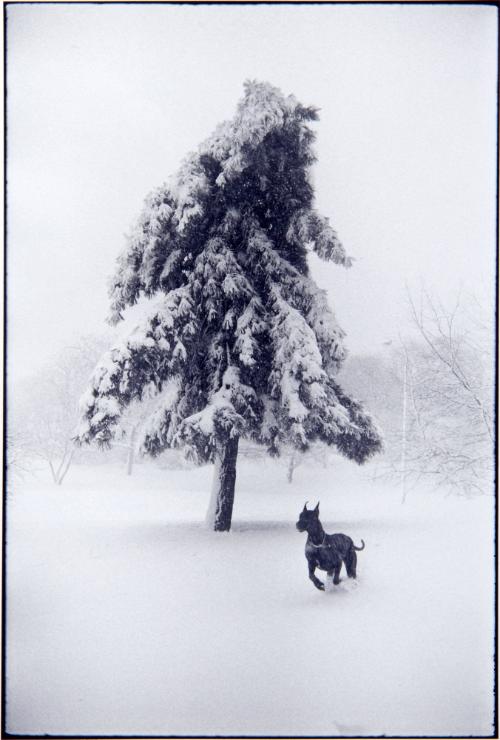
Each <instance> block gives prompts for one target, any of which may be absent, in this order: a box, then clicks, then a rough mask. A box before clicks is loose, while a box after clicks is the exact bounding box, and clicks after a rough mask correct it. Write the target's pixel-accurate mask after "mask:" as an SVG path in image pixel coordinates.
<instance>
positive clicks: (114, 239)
mask: <svg viewBox="0 0 500 740" xmlns="http://www.w3.org/2000/svg"><path fill="white" fill-rule="evenodd" d="M495 14H496V11H495V9H494V8H493V7H488V6H472V5H455V6H433V5H430V6H404V5H394V6H380V5H379V6H366V5H359V6H342V5H340V6H330V5H322V6H309V7H305V6H294V5H286V6H265V5H262V6H248V7H245V6H211V7H210V6H209V7H207V6H161V5H145V6H140V5H128V6H124V5H108V6H92V5H85V6H78V5H17V6H16V5H11V6H9V7H8V9H7V19H8V26H7V31H8V40H7V52H8V64H7V104H8V108H7V125H8V132H7V133H8V138H7V155H8V161H7V177H8V192H7V195H8V211H7V225H8V242H7V280H8V282H7V288H8V370H9V373H10V379H11V380H13V379H18V378H21V377H23V376H28V375H30V374H31V373H33V372H34V371H36V370H37V369H38V368H39V367H42V366H43V365H44V363H46V362H47V361H48V360H50V358H51V357H52V356H54V354H55V353H57V352H58V351H60V350H61V349H62V348H63V347H65V346H67V345H68V344H71V342H72V341H73V340H74V338H75V337H78V336H80V335H82V334H89V333H96V334H98V333H100V332H102V331H105V330H106V325H105V323H104V319H105V317H106V316H107V311H108V300H107V278H108V277H109V276H110V274H111V273H112V272H113V271H114V262H115V259H116V257H117V255H118V253H119V252H120V251H121V249H122V248H123V247H124V244H125V236H124V235H125V234H126V233H127V232H128V231H129V230H130V227H131V225H132V224H133V222H134V221H135V219H136V217H137V215H138V213H139V211H140V209H141V205H142V202H143V199H144V197H145V196H146V194H147V193H148V192H149V191H150V190H151V189H153V188H154V187H156V186H157V185H159V184H161V183H162V182H164V181H165V180H166V179H167V178H168V177H169V176H170V175H171V174H172V173H173V172H174V171H175V170H176V169H177V168H178V166H179V164H180V161H181V159H182V158H183V157H184V155H185V154H186V153H187V152H188V151H191V150H193V149H195V148H196V147H197V145H198V144H199V143H200V142H201V141H202V140H204V139H205V138H206V137H207V136H208V135H209V134H210V133H211V132H212V130H213V129H214V127H215V126H216V124H217V123H218V122H220V121H221V120H224V119H227V118H230V117H231V116H232V115H233V112H234V109H235V106H236V103H237V101H238V99H239V98H240V97H241V95H242V84H243V81H244V80H245V79H246V78H256V79H260V80H267V81H269V82H270V83H271V84H273V85H276V86H278V87H279V88H281V89H282V91H283V92H284V93H285V94H289V93H293V94H294V95H295V96H296V97H297V98H298V99H299V100H300V101H301V102H303V103H304V104H313V105H317V106H319V107H320V109H321V112H320V121H319V122H318V123H317V124H315V129H316V131H317V143H316V151H317V155H318V162H317V164H316V165H315V167H314V170H313V176H314V182H315V188H316V199H317V206H318V209H319V211H320V212H321V213H323V214H324V215H327V216H329V217H330V219H331V223H332V225H333V227H334V228H335V229H336V230H337V232H338V234H339V237H340V239H341V241H342V242H343V244H344V246H345V247H346V250H347V252H348V254H350V255H351V256H352V257H354V258H355V260H356V261H355V263H354V265H353V267H352V268H351V269H350V270H344V269H343V268H339V267H337V266H335V265H331V264H325V263H320V261H319V260H318V259H317V258H315V257H314V255H313V256H312V257H311V268H312V275H313V277H314V278H315V279H316V281H317V282H318V284H319V285H321V286H322V287H324V288H327V289H328V291H329V295H330V298H331V305H332V306H333V308H334V310H335V312H336V314H337V318H338V320H339V323H340V325H341V326H342V327H343V328H344V330H345V331H346V332H347V340H346V346H347V348H348V350H350V351H351V353H359V352H377V351H379V349H380V348H381V346H382V343H383V342H386V341H391V340H393V339H394V338H395V337H397V335H398V333H400V332H403V333H404V332H405V331H407V329H408V312H407V305H406V304H407V300H406V290H407V288H406V285H407V286H408V288H409V289H410V290H412V291H417V292H418V290H419V289H420V287H419V286H420V285H421V284H425V286H426V287H427V288H428V289H430V290H431V291H432V292H433V294H435V295H438V296H439V298H440V300H443V301H444V302H445V303H446V302H447V301H450V300H451V301H453V300H454V297H455V296H456V292H457V290H458V289H459V287H461V288H462V289H463V290H465V291H466V292H468V293H471V294H473V295H475V296H476V297H479V298H480V299H481V302H482V303H483V305H485V306H486V309H487V310H488V311H491V315H493V310H494V271H495V214H496V202H495V145H496V144H495V136H496V120H495V118H496V100H495V89H496V24H495Z"/></svg>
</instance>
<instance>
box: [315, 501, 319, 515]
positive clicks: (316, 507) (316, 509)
mask: <svg viewBox="0 0 500 740" xmlns="http://www.w3.org/2000/svg"><path fill="white" fill-rule="evenodd" d="M314 511H315V512H316V514H319V501H318V503H317V504H316V506H315V507H314Z"/></svg>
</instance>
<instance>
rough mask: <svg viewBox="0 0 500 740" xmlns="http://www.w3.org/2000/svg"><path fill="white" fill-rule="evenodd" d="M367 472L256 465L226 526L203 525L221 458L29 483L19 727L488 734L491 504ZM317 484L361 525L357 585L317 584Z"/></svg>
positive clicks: (14, 668) (10, 586)
mask: <svg viewBox="0 0 500 740" xmlns="http://www.w3.org/2000/svg"><path fill="white" fill-rule="evenodd" d="M369 472H370V468H369V467H365V468H358V467H357V466H356V465H354V464H352V463H346V462H343V461H341V460H339V461H338V463H335V464H334V465H333V466H332V467H329V468H326V469H323V468H318V469H316V468H311V467H310V466H303V467H300V468H298V469H297V470H296V471H295V479H294V482H293V483H292V484H291V485H288V484H287V483H286V473H285V468H284V467H283V466H282V465H279V464H278V463H276V462H273V461H268V462H262V461H259V462H250V461H246V462H245V461H240V462H239V467H238V479H237V495H236V502H235V510H234V519H233V522H234V525H233V530H232V531H231V532H230V533H226V534H216V533H213V532H208V531H206V530H205V529H204V526H203V519H204V514H205V509H206V506H207V503H208V496H209V490H210V482H211V481H210V478H211V471H210V468H201V469H197V470H187V471H182V470H176V471H166V470H160V469H159V468H157V467H155V466H154V465H148V464H143V465H140V466H137V467H136V469H135V471H134V475H133V476H132V477H131V478H128V477H127V476H126V475H125V472H124V470H123V469H122V468H118V467H113V466H104V465H103V466H93V467H83V466H74V467H73V468H72V469H71V470H70V472H69V473H68V476H67V479H66V481H65V482H64V485H63V486H62V487H61V488H58V487H55V486H54V485H53V484H52V483H50V481H49V479H48V477H47V478H46V479H45V478H44V477H43V476H39V478H38V479H33V478H31V479H29V478H27V479H26V480H25V481H24V482H23V483H19V482H16V483H15V484H14V485H13V488H12V489H11V490H10V491H9V500H8V529H7V543H8V559H7V599H8V600H7V702H8V703H7V729H8V731H10V732H11V733H18V734H21V733H36V734H42V733H49V734H74V735H86V734H94V735H99V736H103V735H106V734H114V735H121V734H124V735H132V736H134V735H139V734H140V735H149V734H156V735H169V734H173V735H176V734H177V735H178V734H181V735H196V734H208V735H215V734H223V735H231V734H240V735H241V734H243V735H245V734H254V735H255V734H257V735H265V736H269V735H277V734H279V735H304V734H305V735H355V736H356V735H357V736H359V735H378V734H382V733H385V734H388V735H431V736H432V735H458V736H462V735H491V734H492V732H493V730H492V714H493V663H492V654H493V629H494V603H493V583H494V565H493V523H494V518H493V499H492V497H486V496H485V497H481V498H475V499H471V500H464V499H460V500H459V499H457V498H454V497H447V498H446V497H444V496H443V494H442V493H439V492H427V493H424V492H423V491H418V492H417V491H414V492H411V493H410V494H409V496H408V499H407V501H406V503H405V504H403V505H402V504H401V492H400V490H399V489H398V488H397V487H395V486H394V485H388V484H381V483H377V484H375V483H373V482H372V480H371V479H370V477H369ZM306 499H307V500H309V502H310V505H312V504H315V503H316V501H317V500H318V499H320V500H321V505H320V512H321V519H322V521H323V524H324V526H325V529H326V530H327V531H328V532H334V531H341V532H345V533H347V534H349V535H351V536H352V537H353V539H354V540H355V542H357V543H359V541H360V539H361V538H363V539H364V541H365V543H366V549H365V550H364V552H362V553H359V557H358V581H357V582H356V583H354V582H352V581H346V580H343V581H342V582H341V584H340V585H339V586H337V587H333V586H332V587H331V589H330V590H328V591H327V592H325V593H322V592H320V591H318V590H316V589H315V588H314V587H313V585H312V583H311V582H310V581H309V580H308V577H307V566H306V560H305V557H304V552H303V550H304V543H305V537H306V536H305V535H304V534H300V533H299V532H297V531H296V529H295V521H296V520H297V516H298V513H299V511H300V509H301V508H302V506H303V505H304V502H305V501H306ZM318 575H320V576H322V577H323V576H324V575H325V574H321V573H319V572H318ZM342 575H343V577H345V572H344V571H343V574H342Z"/></svg>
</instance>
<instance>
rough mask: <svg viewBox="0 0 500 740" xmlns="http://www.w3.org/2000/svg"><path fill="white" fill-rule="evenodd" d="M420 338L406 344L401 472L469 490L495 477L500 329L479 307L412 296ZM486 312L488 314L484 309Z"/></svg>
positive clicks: (401, 352) (485, 486)
mask: <svg viewBox="0 0 500 740" xmlns="http://www.w3.org/2000/svg"><path fill="white" fill-rule="evenodd" d="M409 305H410V313H411V318H412V322H413V325H414V327H415V329H416V330H417V335H418V337H419V340H418V341H415V340H414V341H408V340H406V341H404V340H402V341H401V343H400V350H399V366H400V368H401V375H402V381H401V382H402V386H403V397H404V407H403V408H404V409H405V413H406V421H405V429H404V430H403V435H402V439H401V450H402V452H401V457H400V460H399V472H400V474H401V475H402V476H403V480H404V481H406V480H414V481H416V480H421V479H422V478H428V479H430V480H432V481H433V483H437V484H440V485H445V486H446V487H448V488H449V489H450V490H452V491H455V492H461V493H465V494H472V493H474V492H485V491H487V490H489V489H490V488H491V483H492V479H493V422H492V418H493V356H492V354H493V353H492V349H493V332H492V330H491V329H490V328H489V326H488V321H487V320H486V319H485V318H483V317H482V316H481V315H480V314H478V310H477V309H478V304H477V302H475V301H471V300H470V299H469V300H465V299H464V297H463V296H462V295H458V297H457V299H456V301H455V303H454V306H453V307H452V308H451V309H448V308H446V307H445V306H444V305H443V303H442V302H441V301H439V300H438V299H436V298H434V297H433V296H431V295H430V294H429V293H428V292H427V291H425V290H422V293H421V296H420V301H419V303H418V305H417V303H416V302H415V300H414V299H413V298H412V297H411V296H409ZM483 313H484V314H486V312H483Z"/></svg>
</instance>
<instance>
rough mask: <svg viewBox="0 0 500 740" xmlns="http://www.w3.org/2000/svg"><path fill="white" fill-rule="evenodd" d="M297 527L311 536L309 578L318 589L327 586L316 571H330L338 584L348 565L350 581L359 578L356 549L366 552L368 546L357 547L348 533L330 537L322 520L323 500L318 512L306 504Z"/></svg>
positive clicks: (308, 538) (307, 544)
mask: <svg viewBox="0 0 500 740" xmlns="http://www.w3.org/2000/svg"><path fill="white" fill-rule="evenodd" d="M296 526H297V529H298V530H299V532H307V534H308V537H307V542H306V558H307V563H308V566H309V578H310V579H311V581H312V582H313V583H314V585H315V586H316V588H319V589H320V590H321V591H324V590H325V584H324V583H323V582H322V581H320V580H319V578H316V576H315V575H314V571H315V570H316V568H319V569H320V570H326V572H327V573H328V575H329V576H332V575H333V582H334V583H335V584H338V583H340V569H341V568H342V563H345V568H346V571H347V575H348V576H349V578H356V562H357V555H356V550H364V548H365V543H364V542H363V540H361V542H362V547H356V546H355V544H354V542H353V541H352V540H351V538H350V537H348V536H347V535H346V534H326V533H325V530H324V529H323V527H322V526H321V522H320V520H319V501H318V504H317V505H316V508H314V509H308V508H307V501H306V503H305V504H304V508H303V510H302V511H301V513H300V516H299V521H298V522H297V524H296Z"/></svg>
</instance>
